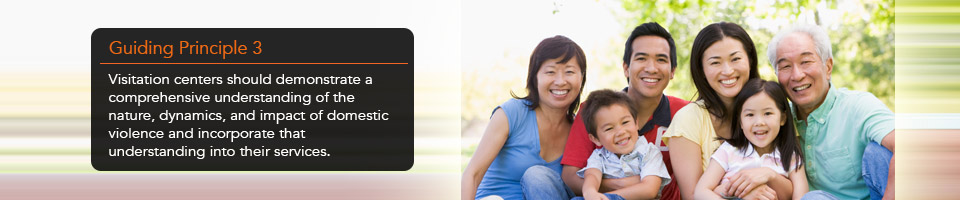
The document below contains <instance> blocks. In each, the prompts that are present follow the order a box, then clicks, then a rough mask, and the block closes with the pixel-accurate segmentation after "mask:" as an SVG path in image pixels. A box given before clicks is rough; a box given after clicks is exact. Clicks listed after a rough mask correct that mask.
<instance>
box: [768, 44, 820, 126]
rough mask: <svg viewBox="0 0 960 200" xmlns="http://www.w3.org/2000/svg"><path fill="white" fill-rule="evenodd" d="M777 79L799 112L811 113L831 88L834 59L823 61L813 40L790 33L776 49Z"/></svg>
mask: <svg viewBox="0 0 960 200" xmlns="http://www.w3.org/2000/svg"><path fill="white" fill-rule="evenodd" d="M776 69H777V80H778V81H779V82H780V85H782V86H783V89H784V90H786V91H787V96H789V97H790V100H792V101H793V103H795V104H797V106H799V107H800V108H801V111H802V112H807V113H809V112H811V111H813V110H814V109H816V108H817V107H819V106H820V104H821V103H823V99H824V98H826V96H827V91H828V90H829V89H830V72H831V71H832V70H833V59H828V60H827V62H824V61H823V60H822V59H821V57H820V55H818V54H817V51H816V45H815V44H814V43H813V38H812V37H810V35H807V34H805V33H793V34H790V35H788V36H786V37H784V38H783V40H782V41H781V42H780V44H779V45H778V46H777V63H776Z"/></svg>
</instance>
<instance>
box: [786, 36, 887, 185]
mask: <svg viewBox="0 0 960 200" xmlns="http://www.w3.org/2000/svg"><path fill="white" fill-rule="evenodd" d="M832 54H833V52H832V50H831V47H830V38H829V36H827V34H826V32H824V30H823V29H822V28H820V27H819V26H815V25H796V26H794V27H792V28H789V29H786V30H784V31H781V32H780V33H779V34H777V35H776V36H775V37H774V38H773V40H772V41H771V42H770V44H769V48H768V49H767V57H768V58H769V59H770V64H771V65H772V66H773V67H774V71H775V72H776V73H777V79H778V80H779V82H780V85H781V87H783V89H784V90H786V92H787V95H788V96H789V97H790V100H791V101H792V104H793V106H792V109H793V114H794V119H795V121H794V123H795V124H796V127H797V131H798V133H799V137H800V139H801V140H800V141H801V145H802V147H801V148H802V149H803V153H804V157H803V160H804V161H803V162H804V165H805V167H806V170H807V171H806V172H807V179H808V180H809V184H810V191H813V192H811V193H808V194H807V195H806V196H804V199H808V198H809V199H836V198H839V199H866V198H871V199H881V198H884V199H893V198H894V157H893V152H894V136H895V135H896V134H895V131H894V114H893V112H892V111H890V109H889V108H887V107H886V105H884V104H883V102H881V101H880V99H877V97H876V96H874V95H873V94H870V93H868V92H862V91H851V90H847V89H838V88H836V87H834V86H833V85H832V84H831V82H830V73H831V71H833V55H832ZM877 143H879V144H877ZM881 145H882V146H881ZM884 147H886V148H884Z"/></svg>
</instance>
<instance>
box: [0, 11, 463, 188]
mask: <svg viewBox="0 0 960 200" xmlns="http://www.w3.org/2000/svg"><path fill="white" fill-rule="evenodd" d="M460 9H461V8H460V2H459V1H440V0H436V1H387V0H382V1H322V2H316V1H138V2H133V1H98V2H86V1H53V2H40V1H13V2H10V1H8V2H4V3H0V19H2V20H0V27H2V28H0V36H2V38H3V39H2V40H0V199H455V198H457V197H458V195H459V192H458V191H459V187H458V186H459V184H458V183H459V177H460V176H459V174H460V169H459V163H460V162H459V158H460V157H459V153H460V145H459V141H460V137H459V121H458V116H460V114H459V105H460V101H459V98H460V95H459V88H458V84H457V83H460V79H459V69H460V68H459V65H458V63H460V60H459V59H460V52H459V49H460V14H459V13H460ZM96 28H409V29H410V30H411V31H412V32H413V34H414V46H415V49H414V51H415V57H414V60H415V61H416V65H415V66H414V75H415V81H414V88H415V89H414V90H415V94H414V107H415V108H414V112H415V113H414V118H415V125H414V131H415V133H414V135H415V139H414V142H415V144H414V146H415V148H414V152H415V156H414V163H415V164H414V166H413V168H411V169H410V170H409V171H406V172H98V171H96V170H94V169H93V168H92V167H91V166H90V158H89V153H90V149H89V148H90V36H91V33H92V32H93V30H95V29H96ZM378 53H389V52H376V49H375V48H371V55H372V56H373V55H376V54H378Z"/></svg>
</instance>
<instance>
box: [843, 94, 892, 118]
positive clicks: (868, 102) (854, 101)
mask: <svg viewBox="0 0 960 200" xmlns="http://www.w3.org/2000/svg"><path fill="white" fill-rule="evenodd" d="M835 91H837V93H838V94H837V100H836V101H837V103H835V106H834V109H836V108H837V107H836V106H843V107H844V108H846V109H850V110H849V111H851V112H857V113H862V114H867V113H873V112H892V111H891V110H890V108H889V107H887V105H886V104H884V103H883V101H881V100H880V98H877V96H876V95H874V94H873V93H870V92H865V91H858V90H848V89H846V88H840V89H837V90H835Z"/></svg>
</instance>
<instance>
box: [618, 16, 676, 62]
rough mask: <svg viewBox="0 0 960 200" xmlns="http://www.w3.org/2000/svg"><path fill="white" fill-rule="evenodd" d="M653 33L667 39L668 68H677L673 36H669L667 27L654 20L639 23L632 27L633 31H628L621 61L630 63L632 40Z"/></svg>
mask: <svg viewBox="0 0 960 200" xmlns="http://www.w3.org/2000/svg"><path fill="white" fill-rule="evenodd" d="M647 35H653V36H658V37H662V38H663V39H665V40H667V44H669V45H670V70H674V69H676V68H677V45H676V44H675V43H674V42H673V36H670V32H669V31H667V29H665V28H663V27H662V26H660V24H657V23H656V22H647V23H644V24H640V26H637V27H636V28H633V32H632V33H630V37H628V38H627V43H626V44H624V47H625V48H624V49H623V63H624V64H628V63H630V57H631V54H633V40H635V39H637V37H640V36H647Z"/></svg>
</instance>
